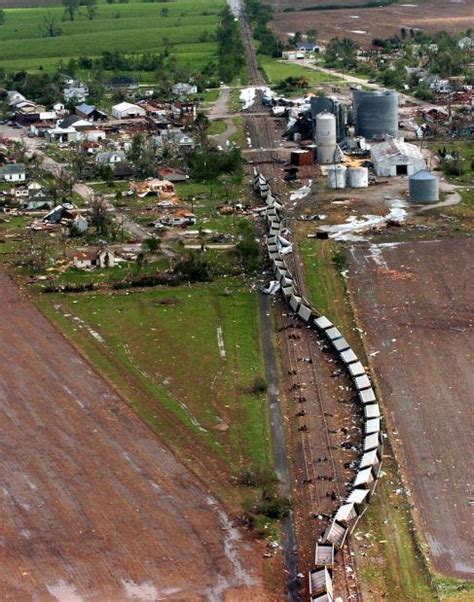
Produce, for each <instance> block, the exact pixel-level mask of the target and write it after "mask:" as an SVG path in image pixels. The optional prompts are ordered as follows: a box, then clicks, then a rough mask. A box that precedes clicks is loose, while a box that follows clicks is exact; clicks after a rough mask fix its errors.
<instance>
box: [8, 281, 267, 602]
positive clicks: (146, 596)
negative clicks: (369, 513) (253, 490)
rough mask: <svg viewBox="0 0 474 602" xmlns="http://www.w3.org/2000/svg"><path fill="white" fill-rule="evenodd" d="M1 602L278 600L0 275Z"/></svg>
mask: <svg viewBox="0 0 474 602" xmlns="http://www.w3.org/2000/svg"><path fill="white" fill-rule="evenodd" d="M0 291H1V292H0V307H1V310H2V312H1V313H2V320H1V322H0V337H1V339H0V340H1V343H2V344H1V348H0V349H1V350H0V354H1V362H0V366H1V368H0V433H1V435H0V472H1V475H2V488H1V490H0V491H1V493H0V504H1V508H0V512H1V515H2V520H1V521H0V565H1V566H2V570H1V576H0V598H1V599H2V600H15V602H22V601H24V600H32V599H35V600H41V601H42V600H68V601H73V602H81V601H86V600H87V601H93V600H94V601H98V602H99V601H100V602H108V601H110V602H121V601H122V600H130V599H134V600H158V599H163V598H166V599H172V600H187V601H189V600H202V599H211V598H212V599H216V600H250V599H251V600H262V601H263V600H271V599H273V598H272V597H271V596H270V595H267V594H266V593H265V590H264V588H263V586H262V580H261V569H262V566H261V553H260V554H259V553H258V552H257V549H256V548H254V547H253V546H252V547H251V546H250V545H249V543H248V542H247V543H246V542H244V541H243V540H242V538H241V535H240V534H239V532H238V531H237V530H236V529H234V528H233V526H232V524H231V522H230V520H229V518H228V517H227V515H226V514H225V512H224V511H223V509H222V508H221V507H220V505H219V504H218V503H217V502H216V501H215V500H214V499H213V498H212V497H211V496H210V495H209V494H208V493H207V492H206V491H205V490H203V488H202V486H201V485H200V483H199V482H198V481H196V479H195V478H194V477H193V476H191V475H190V473H189V472H188V471H187V470H186V469H185V468H184V467H183V466H181V465H180V464H179V463H178V462H177V461H176V460H175V459H174V458H173V456H171V454H170V453H169V452H168V451H167V450H165V449H163V448H162V447H161V446H160V445H159V443H158V442H157V440H156V438H155V436H154V435H153V434H152V433H151V432H150V431H149V430H148V428H147V427H146V426H145V425H144V424H142V422H141V421H140V420H139V419H138V418H137V417H136V416H135V415H134V414H133V412H131V411H130V409H129V408H128V407H127V406H126V405H125V403H124V402H123V401H122V400H121V399H120V398H119V397H118V396H117V394H116V393H115V392H114V391H113V390H112V389H111V388H110V387H109V386H108V385H107V384H106V383H105V382H104V381H103V380H101V378H99V377H98V376H97V375H96V374H95V373H94V372H93V371H92V370H91V368H90V367H89V366H88V364H87V363H86V362H85V361H84V360H83V359H82V358H81V356H79V355H78V353H77V352H76V351H75V350H74V349H73V348H72V347H71V346H70V345H69V344H68V343H67V342H66V340H65V339H64V338H63V337H62V336H61V335H60V334H59V333H58V332H57V331H56V330H55V329H54V327H53V326H52V325H51V324H50V323H49V322H48V321H47V320H46V319H45V318H44V317H43V316H42V315H41V314H40V313H39V312H38V311H37V310H36V309H35V308H34V306H33V305H32V304H31V303H30V302H28V301H27V300H25V299H23V298H21V297H20V295H19V293H18V290H17V289H16V287H15V286H14V285H13V283H12V282H11V281H10V280H9V279H8V277H7V276H6V275H5V274H4V273H2V272H0Z"/></svg>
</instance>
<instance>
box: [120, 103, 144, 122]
mask: <svg viewBox="0 0 474 602" xmlns="http://www.w3.org/2000/svg"><path fill="white" fill-rule="evenodd" d="M112 115H113V116H114V117H115V119H132V118H135V117H145V115H146V111H145V109H144V108H143V107H139V106H138V105H134V104H132V103H130V102H121V103H119V104H118V105H114V106H113V107H112Z"/></svg>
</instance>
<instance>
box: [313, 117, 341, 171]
mask: <svg viewBox="0 0 474 602" xmlns="http://www.w3.org/2000/svg"><path fill="white" fill-rule="evenodd" d="M316 144H317V147H318V148H317V152H316V156H317V160H318V163H319V164H320V165H330V164H331V163H336V161H337V153H336V151H337V140H336V117H335V116H334V115H333V114H332V113H327V112H322V113H319V115H317V116H316Z"/></svg>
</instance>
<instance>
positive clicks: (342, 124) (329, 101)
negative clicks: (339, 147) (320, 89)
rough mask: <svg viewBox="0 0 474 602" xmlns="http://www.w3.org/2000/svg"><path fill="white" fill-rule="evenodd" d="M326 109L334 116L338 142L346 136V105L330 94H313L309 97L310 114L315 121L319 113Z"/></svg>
mask: <svg viewBox="0 0 474 602" xmlns="http://www.w3.org/2000/svg"><path fill="white" fill-rule="evenodd" d="M323 111H326V112H327V113H332V114H333V115H334V116H335V117H336V139H337V141H338V142H340V141H341V140H343V139H344V138H345V137H346V133H347V131H346V130H347V107H346V105H345V104H343V103H342V102H339V100H337V98H334V97H332V96H313V98H312V99H311V116H312V118H313V120H314V121H316V116H317V115H319V113H322V112H323Z"/></svg>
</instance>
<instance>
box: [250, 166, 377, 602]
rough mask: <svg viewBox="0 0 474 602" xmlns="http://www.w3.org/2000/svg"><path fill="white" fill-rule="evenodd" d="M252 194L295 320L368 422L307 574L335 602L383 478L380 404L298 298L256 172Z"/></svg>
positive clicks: (350, 358)
mask: <svg viewBox="0 0 474 602" xmlns="http://www.w3.org/2000/svg"><path fill="white" fill-rule="evenodd" d="M254 190H255V192H256V193H257V194H259V195H260V197H261V198H262V199H263V200H264V201H265V203H266V205H267V211H266V219H267V223H268V235H267V251H268V256H269V258H270V261H271V262H272V266H273V271H274V274H275V278H276V279H277V281H278V283H279V284H280V289H281V291H282V294H283V297H284V298H285V299H286V301H287V303H288V304H289V306H290V308H291V310H292V311H293V313H294V314H295V315H296V316H298V317H299V318H300V319H301V320H302V321H303V322H304V323H306V324H308V325H310V326H311V327H313V328H314V329H315V330H316V331H317V332H318V333H319V334H320V335H322V336H324V337H325V338H326V339H327V341H328V343H329V345H330V346H331V347H332V349H333V350H334V353H335V354H336V355H337V356H338V359H339V360H340V362H341V365H342V366H343V368H344V369H345V371H346V373H347V375H348V377H349V378H350V380H351V382H352V387H353V389H354V392H355V395H356V398H357V400H358V402H359V404H360V406H361V411H362V414H363V418H364V427H363V428H364V433H363V434H364V438H363V444H362V455H361V457H360V459H359V465H358V471H357V473H356V475H355V477H354V480H353V482H352V485H351V488H350V493H349V495H348V496H347V498H346V499H345V500H344V502H343V503H342V504H341V505H340V506H339V508H338V509H337V511H336V513H335V514H334V516H333V517H332V519H331V520H330V521H329V524H328V526H327V528H326V530H325V532H324V534H323V536H322V538H321V541H319V542H318V543H317V544H316V552H315V562H314V565H315V566H314V568H313V569H312V570H311V571H310V572H309V575H308V577H309V584H308V585H309V592H310V599H311V601H312V602H316V601H318V602H326V601H329V602H333V600H334V593H333V585H332V578H331V569H332V566H333V563H334V554H335V552H336V551H337V550H339V549H340V548H342V546H343V545H344V542H345V540H346V538H347V536H348V535H350V533H352V531H353V530H354V528H355V526H356V525H357V522H358V521H359V520H360V518H361V516H362V515H363V513H364V512H365V510H366V508H367V504H368V503H369V502H370V499H371V497H372V495H373V493H374V490H375V486H376V484H377V479H378V477H379V475H380V470H381V465H382V452H383V447H382V444H383V438H382V430H381V411H380V405H379V404H378V402H377V398H376V395H375V392H374V389H373V387H372V383H371V381H370V378H369V376H368V374H367V373H366V370H365V368H364V366H363V364H362V363H361V362H360V360H359V358H358V357H357V354H356V353H355V352H354V350H353V349H352V348H351V346H350V344H349V343H348V342H347V340H346V339H345V338H344V336H343V335H342V333H341V332H340V331H339V329H338V328H337V327H336V326H335V325H334V324H333V323H332V322H331V320H329V319H328V318H327V317H326V316H321V315H318V314H317V312H315V311H314V309H313V308H312V307H311V305H310V304H309V303H308V302H307V301H306V299H304V297H303V296H302V295H301V294H300V293H299V291H298V286H297V284H296V282H295V280H294V278H293V276H292V274H291V272H290V270H289V269H288V267H287V264H286V262H285V260H284V249H283V248H282V241H284V242H285V243H286V244H289V243H288V241H287V240H286V239H284V238H283V237H282V234H281V233H282V232H284V229H283V227H282V224H283V207H282V204H281V203H280V201H279V199H277V198H276V197H275V196H274V195H273V194H272V191H271V187H270V184H269V182H268V180H267V179H266V178H265V177H264V176H263V175H262V174H260V173H259V172H258V171H257V170H255V171H254Z"/></svg>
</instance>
